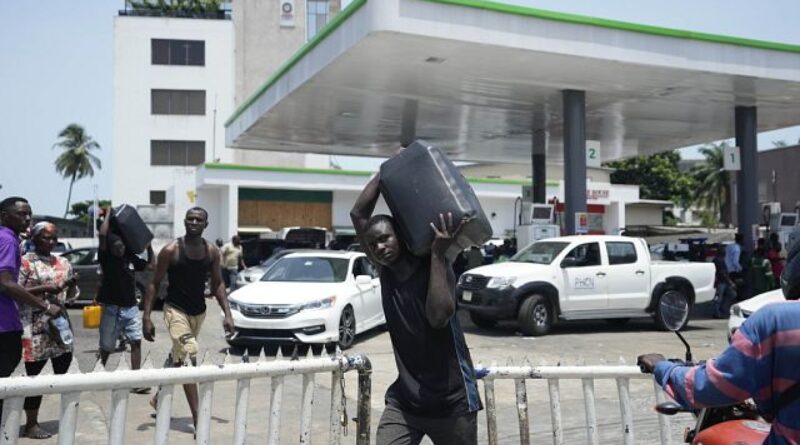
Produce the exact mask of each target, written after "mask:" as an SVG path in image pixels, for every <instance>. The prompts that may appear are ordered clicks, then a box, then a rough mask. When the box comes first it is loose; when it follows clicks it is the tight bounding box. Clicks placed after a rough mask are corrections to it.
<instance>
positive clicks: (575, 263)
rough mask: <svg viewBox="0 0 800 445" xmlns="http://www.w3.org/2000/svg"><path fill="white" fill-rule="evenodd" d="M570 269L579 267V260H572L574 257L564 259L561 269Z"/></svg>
mask: <svg viewBox="0 0 800 445" xmlns="http://www.w3.org/2000/svg"><path fill="white" fill-rule="evenodd" d="M569 267H578V260H576V259H575V258H572V257H569V258H564V259H563V260H562V261H561V268H562V269H567V268H569Z"/></svg>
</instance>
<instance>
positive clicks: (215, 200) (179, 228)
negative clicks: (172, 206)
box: [175, 187, 229, 241]
mask: <svg viewBox="0 0 800 445" xmlns="http://www.w3.org/2000/svg"><path fill="white" fill-rule="evenodd" d="M223 195H225V196H227V188H224V187H205V188H202V189H198V190H197V200H196V203H197V205H198V206H200V207H202V208H204V209H206V211H207V212H208V227H207V228H206V230H205V232H203V237H204V238H205V239H207V240H210V241H212V240H216V239H217V238H222V239H226V237H227V236H229V235H225V234H226V233H228V230H227V227H226V226H227V224H228V221H226V220H225V219H224V212H223V209H222V205H223ZM184 212H185V211H184ZM180 221H182V219H181V220H178V222H177V224H176V228H175V232H176V235H178V236H180V235H181V234H182V233H183V232H184V229H183V223H181V222H180Z"/></svg>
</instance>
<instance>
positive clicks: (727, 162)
mask: <svg viewBox="0 0 800 445" xmlns="http://www.w3.org/2000/svg"><path fill="white" fill-rule="evenodd" d="M722 156H723V170H728V171H739V170H741V169H742V158H741V157H740V156H739V147H734V146H729V145H726V146H725V147H724V148H723V149H722Z"/></svg>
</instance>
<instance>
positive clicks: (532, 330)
mask: <svg viewBox="0 0 800 445" xmlns="http://www.w3.org/2000/svg"><path fill="white" fill-rule="evenodd" d="M517 320H518V321H519V329H520V331H522V333H523V334H525V335H533V336H539V335H545V334H547V333H548V332H549V331H550V327H551V326H552V325H553V309H552V306H551V305H550V302H549V301H547V299H545V298H544V297H543V296H541V295H531V296H530V297H528V298H526V299H525V301H523V302H522V305H520V307H519V314H518V315H517Z"/></svg>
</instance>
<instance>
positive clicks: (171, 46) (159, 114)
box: [112, 0, 341, 237]
mask: <svg viewBox="0 0 800 445" xmlns="http://www.w3.org/2000/svg"><path fill="white" fill-rule="evenodd" d="M225 6H227V7H231V11H232V12H231V11H220V12H219V13H218V14H215V13H212V14H200V15H197V14H191V13H186V14H183V13H164V12H161V11H154V10H146V11H143V10H135V9H130V8H129V9H126V10H125V11H121V12H120V15H119V16H117V17H115V18H114V124H113V126H114V145H113V146H114V149H113V154H112V164H113V165H112V168H113V171H114V179H113V190H112V200H113V202H114V203H115V204H121V203H129V204H132V205H134V206H137V207H139V208H140V212H141V213H142V215H143V217H144V218H145V219H146V220H147V221H148V223H150V225H151V228H152V229H153V230H154V231H155V232H156V236H158V237H171V236H173V233H172V232H173V230H172V226H173V225H172V222H173V221H180V220H181V218H182V215H181V213H182V212H183V211H184V210H185V209H186V208H187V207H189V206H191V205H192V204H194V203H195V193H194V181H195V179H194V174H195V171H196V167H197V166H199V165H202V164H203V163H206V162H222V163H229V162H236V163H240V164H247V165H260V166H282V167H316V168H328V167H329V166H330V157H329V156H321V155H306V154H296V153H285V152H283V153H281V152H264V151H249V150H233V149H228V148H225V127H224V121H225V119H226V118H227V117H228V116H230V115H231V114H232V113H233V110H234V107H235V106H236V105H238V104H240V103H242V102H243V101H245V100H246V99H247V98H248V96H249V95H250V94H252V93H253V92H254V91H256V90H257V89H258V87H259V86H260V85H261V83H262V82H263V81H264V80H265V79H266V78H268V77H269V75H270V74H271V73H272V72H274V71H275V70H277V69H278V68H279V67H280V66H281V64H282V63H284V62H285V61H286V60H287V59H288V58H289V57H291V55H292V54H294V53H295V52H296V51H297V50H298V49H299V48H300V47H301V46H302V45H304V44H305V43H306V42H307V41H308V40H309V39H311V38H313V37H314V35H316V33H317V32H318V31H319V30H320V29H321V28H322V27H323V26H324V25H325V24H326V23H328V21H330V20H331V18H332V17H333V16H334V15H335V14H336V13H338V12H339V10H340V9H341V0H270V1H264V0H235V1H233V2H232V3H225Z"/></svg>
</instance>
